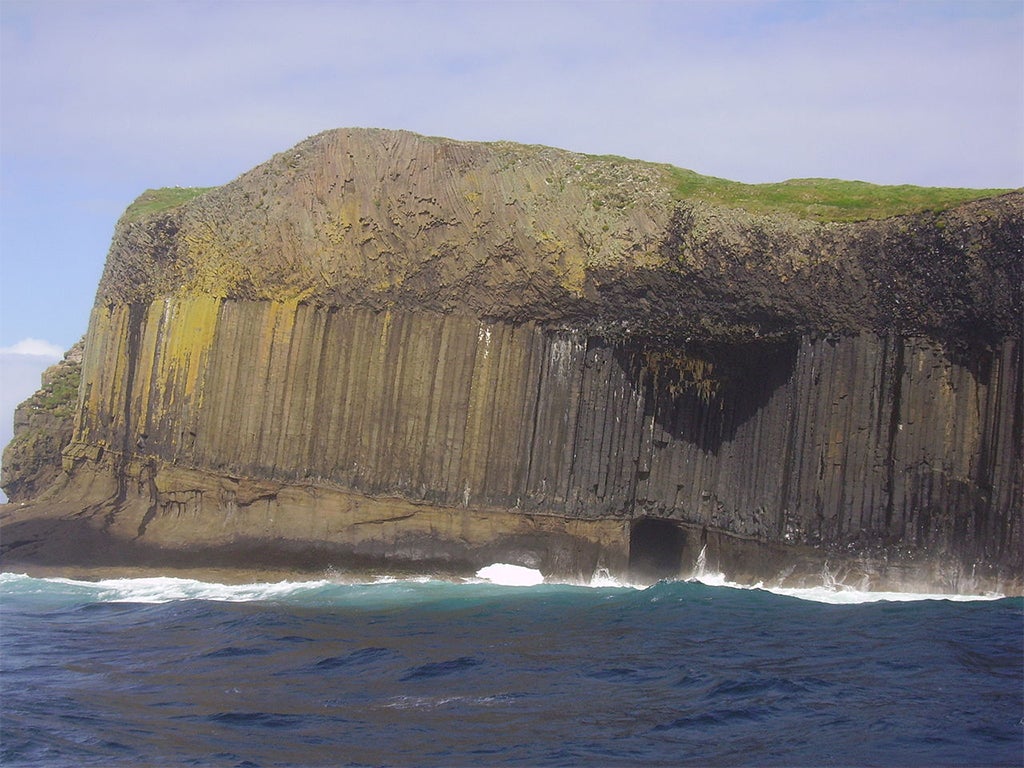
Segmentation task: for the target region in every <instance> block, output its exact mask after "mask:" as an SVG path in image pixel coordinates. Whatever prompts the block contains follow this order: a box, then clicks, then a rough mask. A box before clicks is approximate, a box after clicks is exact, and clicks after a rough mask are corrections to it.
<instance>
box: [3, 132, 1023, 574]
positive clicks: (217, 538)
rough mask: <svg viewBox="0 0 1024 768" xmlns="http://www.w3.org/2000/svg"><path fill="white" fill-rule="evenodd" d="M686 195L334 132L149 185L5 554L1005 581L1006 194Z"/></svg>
mask: <svg viewBox="0 0 1024 768" xmlns="http://www.w3.org/2000/svg"><path fill="white" fill-rule="evenodd" d="M794 184H795V185H796V186H795V188H793V189H790V190H788V191H787V192H788V193H789V198H788V199H789V200H794V199H799V198H800V196H801V195H803V194H804V193H806V192H807V190H808V189H809V190H811V193H814V192H815V186H814V185H813V184H810V183H804V184H803V185H801V184H800V183H794ZM707 189H714V190H715V192H716V193H715V194H701V193H700V192H699V191H698V192H696V193H695V192H694V189H693V179H692V178H691V177H690V176H688V175H687V174H686V172H682V171H679V169H673V168H669V167H667V166H660V165H655V164H649V163H642V162H638V161H628V160H624V159H622V158H595V157H590V156H584V155H579V154H574V153H570V152H565V151H561V150H555V149H550V148H545V147H525V146H520V145H512V144H505V143H498V144H471V143H461V142H454V141H449V140H445V139H432V138H426V137H421V136H416V135H414V134H409V133H401V132H389V131H376V130H339V131H331V132H327V133H324V134H320V135H318V136H316V137H313V138H311V139H309V140H307V141H306V142H303V143H302V144H299V145H298V146H297V147H295V148H294V149H292V150H289V151H288V152H285V153H283V154H281V155H278V156H275V157H274V158H272V159H271V160H270V161H269V162H268V163H266V164H264V165H262V166H259V167H258V168H256V169H254V170H253V171H251V172H249V173H247V174H245V175H243V176H242V177H240V178H239V179H237V180H235V181H234V182H232V183H230V184H228V185H225V186H224V187H219V188H216V189H211V190H203V191H196V192H195V193H190V192H189V191H187V190H184V191H179V192H175V193H174V194H173V195H172V196H171V198H170V199H166V198H165V197H163V196H162V195H161V194H155V193H150V194H149V195H148V196H144V198H142V199H140V201H139V203H138V204H136V205H134V206H133V207H132V208H130V209H129V210H128V212H126V214H125V216H124V217H122V219H121V221H120V222H119V223H118V225H117V228H116V231H115V235H114V240H113V243H112V246H111V250H110V254H109V256H108V259H107V265H106V269H105V272H104V275H103V278H102V280H101V283H100V286H99V289H98V292H97V299H96V305H95V309H94V311H93V314H92V318H91V321H90V327H89V332H88V335H87V338H86V343H85V355H84V359H83V362H82V374H81V376H82V381H81V386H80V389H79V393H78V402H77V406H76V408H75V416H74V426H73V434H72V436H71V438H70V440H69V441H68V444H67V446H66V448H65V449H64V451H63V457H62V467H61V473H60V475H59V476H58V477H57V479H56V480H55V481H54V482H52V483H50V484H49V487H48V490H46V491H45V492H43V493H41V494H40V493H38V486H39V485H41V484H42V483H36V484H35V486H34V487H32V490H31V491H28V490H27V489H28V488H29V487H30V486H29V485H28V484H27V475H26V476H23V477H19V478H14V477H12V475H11V474H10V473H8V472H7V469H6V466H5V482H6V483H7V485H6V486H5V488H7V489H8V493H11V494H12V495H11V498H12V499H16V500H19V501H24V500H26V499H27V498H28V497H29V495H32V500H31V501H28V503H27V504H24V505H23V506H20V507H17V508H10V507H9V508H8V509H7V510H5V511H4V512H3V518H2V520H0V523H2V525H3V560H4V563H5V567H6V566H7V564H9V563H16V562H26V563H33V562H34V563H55V564H72V563H77V564H90V563H91V564H108V565H109V564H133V563H142V564H154V565H211V564H232V565H240V564H243V565H247V566H250V567H251V566H259V565H280V566H289V567H302V568H322V567H327V566H332V565H333V566H338V567H352V566H353V565H368V564H375V563H388V564H391V565H396V564H418V566H419V567H441V568H444V569H447V570H456V571H458V570H470V569H472V568H474V567H478V566H479V565H483V564H486V563H488V562H493V561H495V560H506V561H513V562H518V563H520V564H524V565H530V566H534V567H540V568H541V569H542V570H544V571H545V572H546V573H549V574H552V575H555V574H557V575H571V576H578V577H588V576H589V575H590V574H591V573H592V572H593V571H594V570H595V569H597V568H601V567H604V568H608V569H610V570H612V571H613V572H625V571H632V572H633V573H634V574H635V575H636V576H637V577H638V578H644V577H647V578H653V577H658V576H665V575H677V574H680V573H685V572H688V570H689V569H692V567H693V565H694V563H695V562H696V561H697V557H698V554H699V553H700V552H701V551H702V550H703V551H704V556H705V560H706V561H707V562H708V564H709V565H710V566H711V567H716V568H719V569H722V570H724V571H725V572H726V573H727V574H728V575H731V576H734V577H736V578H762V579H789V580H791V581H793V580H799V579H808V578H814V579H820V577H821V573H822V571H823V568H826V563H827V564H828V565H827V569H828V570H829V572H830V573H831V574H832V575H833V576H834V575H835V574H836V572H837V571H839V572H841V573H840V575H841V576H844V577H846V578H848V579H849V578H856V579H858V580H866V581H867V582H868V583H870V584H873V585H876V586H877V585H883V584H885V585H891V584H905V585H909V584H911V583H922V582H928V583H929V585H931V586H938V587H943V588H948V589H961V590H965V589H988V588H997V589H1002V590H1007V589H1008V590H1011V591H1019V590H1020V589H1021V582H1022V573H1024V564H1022V558H1024V555H1022V547H1021V546H1020V545H1021V522H1022V521H1021V517H1022V512H1021V508H1022V485H1024V481H1022V454H1024V450H1022V446H1021V443H1022V439H1021V438H1022V432H1024V415H1022V410H1024V396H1022V390H1024V363H1022V352H1024V347H1022V343H1021V323H1022V321H1021V318H1022V317H1024V309H1022V296H1021V292H1022V288H1021V286H1022V285H1024V258H1022V252H1021V251H1022V246H1021V243H1022V242H1024V195H1022V194H1021V193H1019V192H1015V193H1009V194H1003V195H998V196H993V197H984V198H982V199H979V200H974V201H967V202H961V203H958V204H950V203H948V202H947V203H945V204H943V205H936V204H935V203H934V201H933V202H932V203H928V202H925V203H923V204H919V205H918V206H917V207H918V208H920V209H922V210H908V211H906V212H903V213H902V214H901V215H885V214H882V216H883V217H882V218H868V219H864V220H860V221H840V220H837V219H844V218H850V219H856V218H859V217H858V215H857V214H856V212H854V213H853V214H844V213H843V212H842V211H841V210H839V209H837V208H835V207H834V206H833V208H831V209H830V208H829V207H828V205H827V203H828V201H827V200H824V202H823V198H822V193H821V190H820V189H818V190H817V193H818V194H817V197H814V196H812V198H811V200H810V201H809V202H807V203H806V204H800V205H797V206H796V207H794V206H792V205H789V206H788V207H787V206H785V205H765V204H763V203H761V204H757V203H756V202H755V203H752V202H750V201H749V200H741V201H739V202H736V201H735V200H734V201H733V202H731V203H730V202H729V201H723V200H721V199H720V198H721V189H722V187H721V186H717V187H706V188H705V192H706V190H707ZM794 191H795V192H796V193H797V194H793V193H794ZM847 191H848V190H847ZM716 195H717V197H716ZM908 197H909V195H908ZM911 207H913V206H911ZM928 208H931V209H928ZM873 215H878V214H873ZM5 465H6V460H5ZM29 474H30V473H29ZM23 489H26V490H23Z"/></svg>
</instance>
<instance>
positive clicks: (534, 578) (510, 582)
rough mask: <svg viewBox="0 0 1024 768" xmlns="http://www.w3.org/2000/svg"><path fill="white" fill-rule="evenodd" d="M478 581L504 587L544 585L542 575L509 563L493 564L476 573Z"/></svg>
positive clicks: (535, 570)
mask: <svg viewBox="0 0 1024 768" xmlns="http://www.w3.org/2000/svg"><path fill="white" fill-rule="evenodd" d="M476 577H477V578H478V579H483V580H484V581H489V582H491V583H492V584H500V585H501V586H504V587H533V586H536V585H537V584H543V583H544V575H543V574H542V573H541V572H540V571H538V570H537V569H536V568H526V567H525V566H522V565H510V564H509V563H494V564H493V565H488V566H486V567H485V568H481V569H480V570H479V571H477V572H476Z"/></svg>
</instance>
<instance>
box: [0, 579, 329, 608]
mask: <svg viewBox="0 0 1024 768" xmlns="http://www.w3.org/2000/svg"><path fill="white" fill-rule="evenodd" d="M29 579H30V577H28V576H25V575H21V574H10V573H4V574H0V584H2V585H14V584H17V583H19V582H21V583H24V581H23V580H29ZM31 581H32V582H37V583H38V587H37V589H36V590H35V591H37V592H42V591H44V590H45V589H46V588H47V586H48V585H49V586H50V588H52V587H53V586H58V585H59V586H61V587H63V588H64V589H65V590H66V591H70V592H73V593H76V594H79V595H82V596H86V595H88V596H89V597H91V598H92V599H94V600H96V601H97V602H110V603H167V602H171V601H172V600H218V601H222V602H249V601H253V600H274V599H282V598H287V597H290V596H293V595H295V594H297V593H300V592H304V591H309V590H313V589H317V588H320V587H323V586H326V585H328V584H330V583H331V582H329V581H302V582H294V581H281V582H262V583H259V582H258V583H251V584H218V583H216V582H206V581H197V580H195V579H182V578H176V577H171V576H154V577H148V578H125V579H101V580H99V581H79V580H76V579H65V578H60V577H56V578H47V579H32V580H31Z"/></svg>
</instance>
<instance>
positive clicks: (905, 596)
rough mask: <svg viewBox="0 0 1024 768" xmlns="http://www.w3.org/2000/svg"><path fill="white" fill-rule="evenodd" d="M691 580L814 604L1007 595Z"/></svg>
mask: <svg viewBox="0 0 1024 768" xmlns="http://www.w3.org/2000/svg"><path fill="white" fill-rule="evenodd" d="M690 581H695V582H700V583H701V584H705V585H707V586H709V587H724V588H729V589H760V590H763V591H765V592H771V593H772V594H774V595H784V596H786V597H795V598H799V599H800V600H809V601H812V602H815V603H829V604H832V605H854V604H858V603H878V602H884V601H885V602H902V603H908V602H914V601H918V600H951V601H956V602H969V601H972V600H999V599H1000V598H1002V597H1005V595H1000V594H987V595H958V594H945V593H939V592H882V591H878V592H874V591H871V590H864V589H856V588H853V587H846V586H843V585H842V584H836V583H835V582H833V583H831V584H821V585H818V586H812V587H778V586H766V585H765V584H764V583H763V582H758V583H756V584H739V583H737V582H734V581H729V580H728V579H727V578H726V577H725V576H724V575H723V574H721V573H707V572H705V573H703V574H701V575H700V576H697V575H695V576H693V577H692V578H691V579H690Z"/></svg>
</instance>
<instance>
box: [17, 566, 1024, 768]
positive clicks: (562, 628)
mask: <svg viewBox="0 0 1024 768" xmlns="http://www.w3.org/2000/svg"><path fill="white" fill-rule="evenodd" d="M599 583H602V584H604V586H574V585H565V584H536V585H533V586H501V585H498V584H494V583H491V582H478V583H453V582H441V581H429V580H385V581H383V582H378V583H372V584H358V583H355V584H353V583H342V582H341V581H337V580H334V581H332V580H322V581H313V582H305V583H279V584H249V585H240V586H226V585H220V584H208V583H202V582H196V581H187V580H181V579H122V580H112V581H103V582H95V583H91V582H75V581H69V580H59V579H33V578H29V577H27V576H18V575H12V574H3V575H0V620H2V625H0V643H2V645H0V651H2V678H0V680H2V696H3V704H2V710H0V711H2V720H0V728H2V733H0V744H2V746H0V758H2V759H0V762H2V764H3V765H5V766H8V765H10V766H30V765H31V766H65V765H67V766H72V765H75V766H77V765H95V766H101V765H102V766H111V765H125V766H127V765H132V766H138V765H147V766H150V765H151V766H174V765H202V766H206V765H214V766H219V765H224V766H328V765H330V766H336V765H337V766H345V765H352V766H364V765H373V766H377V765H388V766H391V765H395V766H404V765H409V766H414V765H415V766H456V765H516V766H535V765H536V766H555V765H559V766H561V765H588V766H601V765H635V766H647V765H780V766H798V765H808V766H810V765H842V766H847V765H886V766H889V765H919V766H932V765H1020V764H1021V760H1022V755H1024V729H1022V724H1021V718H1022V715H1024V662H1022V659H1024V601H1022V600H1021V599H1019V598H1003V599H989V600H969V601H953V600H948V599H923V597H917V598H915V597H914V596H906V595H903V596H897V595H890V596H888V597H889V598H890V599H886V600H879V599H878V597H879V596H877V595H869V594H865V593H855V592H836V591H832V590H805V591H802V592H794V593H791V594H777V593H772V592H768V591H764V590H759V589H739V588H735V587H732V586H728V585H724V584H716V585H709V584H705V583H700V582H663V583H659V584H656V585H654V586H652V587H649V588H646V589H638V588H633V587H628V586H617V585H614V584H613V583H611V582H610V581H608V580H605V581H603V582H599ZM896 598H900V599H899V600H897V599H896ZM908 598H910V599H908Z"/></svg>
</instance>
